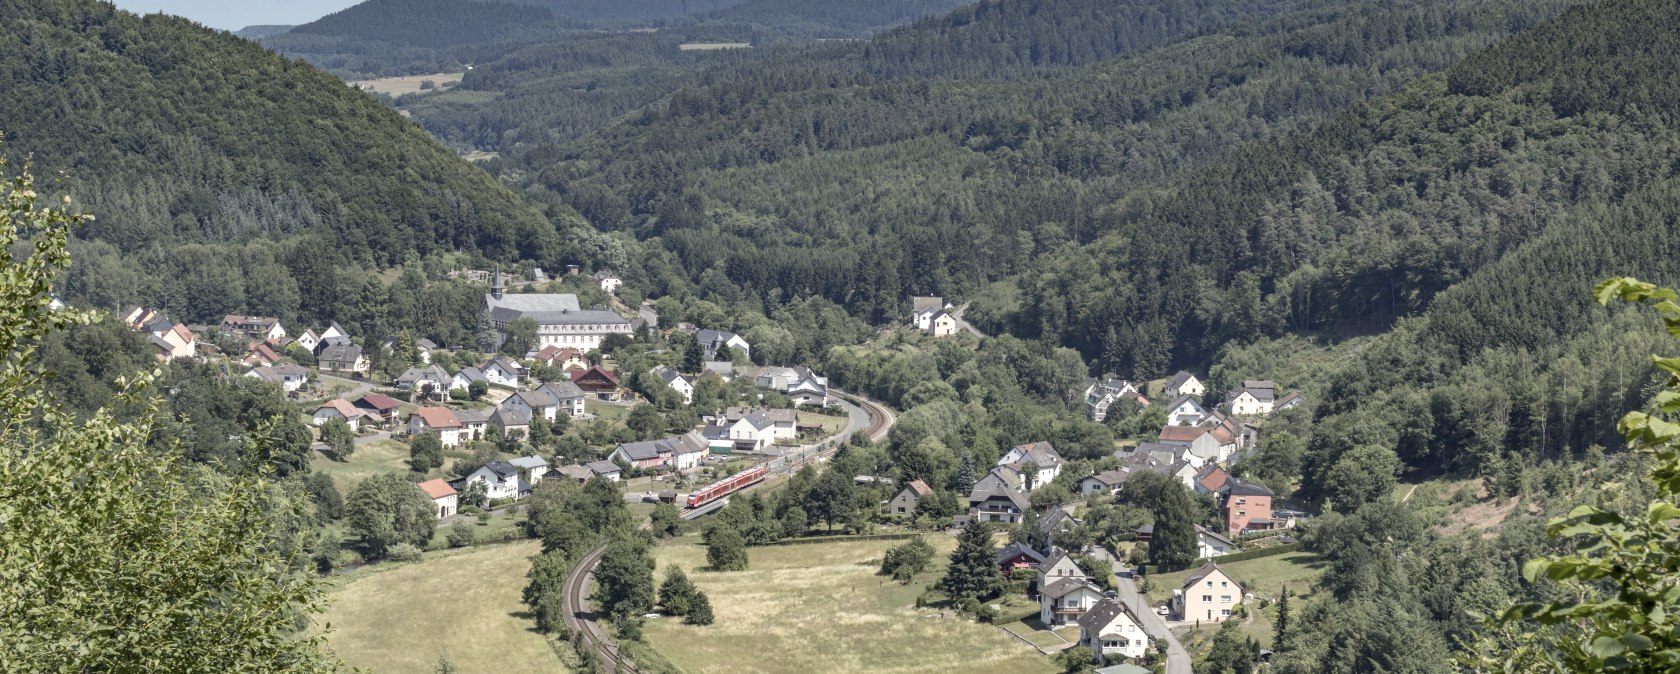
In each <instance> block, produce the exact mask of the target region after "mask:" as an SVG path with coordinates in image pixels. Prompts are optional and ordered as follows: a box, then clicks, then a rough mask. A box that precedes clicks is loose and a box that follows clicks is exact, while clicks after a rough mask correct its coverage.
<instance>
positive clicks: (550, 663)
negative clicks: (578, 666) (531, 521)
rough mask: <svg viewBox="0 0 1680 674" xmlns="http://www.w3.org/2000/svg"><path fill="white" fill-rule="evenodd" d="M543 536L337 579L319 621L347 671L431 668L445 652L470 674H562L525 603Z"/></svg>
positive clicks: (413, 672)
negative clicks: (529, 573) (527, 577)
mask: <svg viewBox="0 0 1680 674" xmlns="http://www.w3.org/2000/svg"><path fill="white" fill-rule="evenodd" d="M538 551H539V545H538V543H536V542H535V541H531V542H522V543H510V544H505V545H491V546H484V547H478V548H464V549H461V550H451V551H439V552H429V553H426V557H425V559H424V560H423V561H420V562H416V563H412V564H393V563H386V564H380V565H377V566H371V567H365V568H363V569H360V570H357V571H353V572H351V573H349V574H346V575H344V576H341V577H340V578H338V579H337V580H335V581H334V585H335V586H334V588H333V589H332V590H331V592H330V594H329V595H328V600H329V605H328V608H327V611H326V613H325V614H324V615H322V616H321V618H320V619H321V621H322V622H324V623H326V624H327V625H330V627H331V629H330V631H328V632H327V641H328V643H329V644H330V645H331V647H332V649H333V651H334V652H335V653H336V654H337V656H338V657H339V658H341V659H342V660H343V661H344V664H345V665H346V667H347V668H348V667H358V668H362V669H364V670H371V671H374V672H378V673H379V674H431V673H432V672H433V671H434V669H433V668H434V667H435V666H436V665H437V663H438V659H439V657H441V656H446V657H448V658H449V660H450V661H451V662H454V663H455V665H456V667H458V668H459V669H458V671H460V672H461V673H462V674H476V673H482V674H492V673H496V674H522V673H525V672H530V673H531V674H537V673H539V672H541V673H545V674H546V673H551V672H564V671H566V667H565V665H564V664H563V663H562V662H561V661H560V658H559V656H557V655H556V654H555V652H554V650H553V649H551V648H550V647H549V644H548V641H547V639H545V638H544V637H543V635H541V634H539V633H537V631H536V623H535V622H533V621H532V620H531V619H530V618H529V617H528V616H527V614H526V610H527V609H526V607H525V605H524V603H522V602H521V601H520V599H519V593H520V590H521V589H522V588H524V587H525V573H526V572H527V571H529V570H530V568H531V564H530V557H531V556H532V555H535V554H537V552H538Z"/></svg>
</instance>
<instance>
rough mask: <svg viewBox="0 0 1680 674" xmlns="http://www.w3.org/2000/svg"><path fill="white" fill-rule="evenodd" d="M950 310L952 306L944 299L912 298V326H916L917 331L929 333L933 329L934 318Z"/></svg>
mask: <svg viewBox="0 0 1680 674" xmlns="http://www.w3.org/2000/svg"><path fill="white" fill-rule="evenodd" d="M950 308H951V305H950V304H949V303H947V302H946V301H945V298H943V297H912V298H910V324H911V325H914V326H916V329H917V330H921V331H923V332H927V331H929V330H932V329H933V317H934V316H936V315H938V314H939V313H940V312H942V311H944V310H946V309H950Z"/></svg>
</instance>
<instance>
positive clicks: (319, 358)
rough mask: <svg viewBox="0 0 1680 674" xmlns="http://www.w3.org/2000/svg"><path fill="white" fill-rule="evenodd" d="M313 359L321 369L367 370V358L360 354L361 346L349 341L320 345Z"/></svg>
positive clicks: (338, 370) (339, 370) (340, 370)
mask: <svg viewBox="0 0 1680 674" xmlns="http://www.w3.org/2000/svg"><path fill="white" fill-rule="evenodd" d="M315 361H316V364H317V365H319V366H320V368H321V369H323V370H331V371H333V372H367V371H368V359H367V356H364V355H362V347H360V346H357V345H355V344H352V343H350V342H340V343H338V344H333V345H331V346H326V347H322V348H321V353H319V354H317V355H316V356H315Z"/></svg>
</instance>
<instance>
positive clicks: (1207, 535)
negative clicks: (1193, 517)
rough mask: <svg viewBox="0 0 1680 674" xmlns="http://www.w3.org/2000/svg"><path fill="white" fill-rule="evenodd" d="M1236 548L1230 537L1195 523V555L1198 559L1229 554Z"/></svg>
mask: <svg viewBox="0 0 1680 674" xmlns="http://www.w3.org/2000/svg"><path fill="white" fill-rule="evenodd" d="M1236 549H1237V546H1236V544H1235V543H1232V542H1231V539H1229V538H1226V537H1224V536H1222V535H1220V534H1219V532H1216V531H1213V530H1211V529H1208V528H1207V527H1204V526H1202V525H1200V524H1198V525H1196V556H1197V558H1199V559H1213V558H1215V557H1223V556H1225V555H1229V554H1231V553H1232V552H1234V551H1235V550H1236Z"/></svg>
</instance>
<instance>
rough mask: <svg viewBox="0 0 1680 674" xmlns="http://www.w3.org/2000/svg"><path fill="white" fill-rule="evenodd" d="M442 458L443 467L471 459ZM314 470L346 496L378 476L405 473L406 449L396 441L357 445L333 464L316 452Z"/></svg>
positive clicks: (458, 454) (460, 454)
mask: <svg viewBox="0 0 1680 674" xmlns="http://www.w3.org/2000/svg"><path fill="white" fill-rule="evenodd" d="M443 453H444V456H446V457H448V458H449V461H447V462H445V465H448V464H449V463H452V462H454V460H455V459H460V458H471V457H472V453H471V452H465V451H460V450H454V449H446V450H444V452H443ZM312 465H313V466H314V468H315V470H318V471H321V472H323V473H326V474H328V475H331V476H332V479H333V484H335V485H337V486H338V490H339V491H340V492H342V493H346V494H348V493H349V492H350V487H352V486H354V485H355V484H356V483H357V482H361V481H362V479H363V478H366V477H368V476H370V475H375V474H378V473H408V472H410V471H409V470H408V445H405V444H403V443H401V442H398V441H396V440H389V439H386V440H375V441H373V442H370V443H367V444H365V445H357V446H356V451H355V452H353V453H351V454H350V458H349V459H346V460H344V461H334V460H332V459H329V458H327V457H326V456H325V455H323V454H321V453H319V452H316V453H315V458H314V459H313V460H312ZM439 475H442V473H441V472H439V471H436V470H434V471H432V475H431V477H438V476H439Z"/></svg>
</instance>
